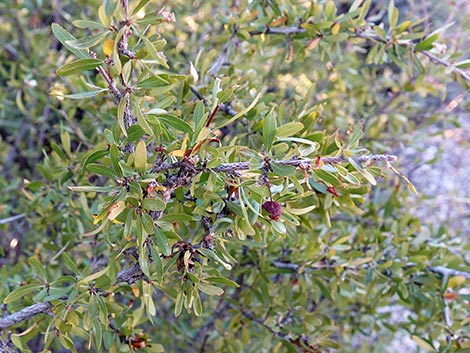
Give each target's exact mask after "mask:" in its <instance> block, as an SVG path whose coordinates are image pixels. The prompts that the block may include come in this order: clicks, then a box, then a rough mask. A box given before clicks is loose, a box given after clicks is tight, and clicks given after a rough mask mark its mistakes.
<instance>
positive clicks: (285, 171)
mask: <svg viewBox="0 0 470 353" xmlns="http://www.w3.org/2000/svg"><path fill="white" fill-rule="evenodd" d="M271 167H272V168H273V173H274V174H276V175H278V176H289V175H292V174H294V172H295V169H296V168H295V167H293V166H291V165H284V164H279V163H275V162H273V163H271Z"/></svg>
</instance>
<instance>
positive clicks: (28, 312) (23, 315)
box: [0, 302, 52, 330]
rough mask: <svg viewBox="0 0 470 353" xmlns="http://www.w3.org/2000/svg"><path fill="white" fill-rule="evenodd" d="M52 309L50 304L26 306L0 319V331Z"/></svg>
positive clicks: (42, 303)
mask: <svg viewBox="0 0 470 353" xmlns="http://www.w3.org/2000/svg"><path fill="white" fill-rule="evenodd" d="M50 309H52V304H51V303H49V302H41V303H37V304H33V305H31V306H28V307H26V308H24V309H21V310H20V311H17V312H16V313H14V314H11V315H8V316H6V317H4V318H1V319H0V330H4V329H6V328H8V327H10V326H13V325H15V324H17V323H19V322H21V321H25V320H29V319H31V318H32V317H33V316H36V315H38V314H43V313H45V312H47V311H48V310H50Z"/></svg>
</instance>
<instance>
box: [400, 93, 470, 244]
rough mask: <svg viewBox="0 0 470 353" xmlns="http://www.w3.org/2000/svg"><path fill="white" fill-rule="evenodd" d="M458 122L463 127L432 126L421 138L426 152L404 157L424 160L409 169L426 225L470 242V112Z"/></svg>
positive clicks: (407, 151) (411, 150) (469, 98)
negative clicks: (439, 228)
mask: <svg viewBox="0 0 470 353" xmlns="http://www.w3.org/2000/svg"><path fill="white" fill-rule="evenodd" d="M465 96H466V97H465V98H466V100H467V102H470V96H469V94H468V93H467V94H465ZM457 121H458V122H459V123H460V124H461V126H460V127H455V126H447V127H445V128H444V130H442V128H441V127H436V126H431V127H429V128H428V129H427V131H428V132H429V135H428V136H426V137H421V140H422V143H423V146H424V149H423V150H422V151H421V150H416V149H414V148H413V147H411V148H406V149H404V150H403V156H402V158H406V159H408V158H409V159H410V160H413V161H418V160H421V163H420V164H417V165H415V166H410V167H408V168H407V169H408V171H407V176H408V177H409V178H410V180H411V181H412V182H413V183H414V184H415V186H416V188H417V189H418V191H419V193H420V197H419V198H417V199H416V200H415V201H416V202H413V203H414V206H415V207H416V209H415V212H416V214H417V215H418V216H419V217H420V218H421V219H422V221H423V223H425V224H430V225H432V226H434V228H435V227H438V226H439V225H440V224H445V225H447V226H448V228H449V236H451V237H452V236H462V238H463V239H467V240H470V111H466V112H465V111H462V112H461V113H460V114H459V116H458V118H457ZM420 133H421V134H422V132H420ZM434 159H435V161H434V163H428V161H432V160H434ZM405 173H406V171H405Z"/></svg>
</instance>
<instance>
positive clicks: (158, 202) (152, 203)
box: [142, 197, 166, 211]
mask: <svg viewBox="0 0 470 353" xmlns="http://www.w3.org/2000/svg"><path fill="white" fill-rule="evenodd" d="M165 207H166V204H165V202H164V201H163V200H162V199H159V198H150V197H148V198H145V199H143V200H142V208H144V209H145V210H153V211H161V210H164V209H165Z"/></svg>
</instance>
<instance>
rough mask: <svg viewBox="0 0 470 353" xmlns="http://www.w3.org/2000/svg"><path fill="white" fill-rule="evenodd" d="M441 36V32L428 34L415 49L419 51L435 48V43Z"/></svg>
mask: <svg viewBox="0 0 470 353" xmlns="http://www.w3.org/2000/svg"><path fill="white" fill-rule="evenodd" d="M438 38H439V33H434V34H431V35H429V36H427V37H426V38H425V39H424V40H423V41H421V42H419V43H418V44H416V46H415V49H416V50H418V51H425V50H430V49H432V48H433V43H434V42H435V41H436V40H437V39H438Z"/></svg>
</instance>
